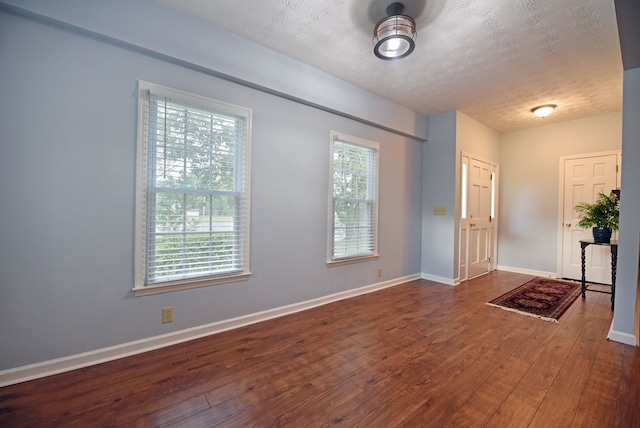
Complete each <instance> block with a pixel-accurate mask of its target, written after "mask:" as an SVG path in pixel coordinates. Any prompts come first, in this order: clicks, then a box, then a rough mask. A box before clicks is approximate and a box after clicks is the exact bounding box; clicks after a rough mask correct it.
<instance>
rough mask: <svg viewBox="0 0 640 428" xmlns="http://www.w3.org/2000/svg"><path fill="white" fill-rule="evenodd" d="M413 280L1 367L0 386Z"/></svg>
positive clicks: (415, 275) (354, 290) (412, 277)
mask: <svg viewBox="0 0 640 428" xmlns="http://www.w3.org/2000/svg"><path fill="white" fill-rule="evenodd" d="M417 279H421V275H420V274H414V275H408V276H404V277H401V278H396V279H392V280H389V281H383V282H379V283H376V284H372V285H367V286H364V287H360V288H355V289H353V290H346V291H341V292H339V293H334V294H330V295H327V296H322V297H318V298H315V299H311V300H306V301H303V302H298V303H293V304H290V305H286V306H280V307H277V308H273V309H268V310H266V311H262V312H256V313H252V314H248V315H243V316H240V317H236V318H230V319H227V320H222V321H217V322H214V323H211V324H205V325H202V326H197V327H192V328H188V329H185V330H180V331H176V332H172V333H167V334H163V335H160V336H153V337H149V338H145V339H141V340H136V341H133V342H127V343H123V344H120V345H115V346H110V347H107V348H101V349H96V350H94V351H88V352H83V353H80V354H75V355H70V356H67V357H62V358H56V359H53V360H47V361H42V362H39V363H35V364H29V365H25V366H20V367H15V368H11V369H6V370H2V371H0V387H3V386H8V385H13V384H16V383H21V382H26V381H29V380H33V379H38V378H43V377H46V376H51V375H54V374H58V373H63V372H68V371H71V370H76V369H80V368H83V367H88V366H92V365H96V364H100V363H105V362H107V361H113V360H117V359H119V358H124V357H129V356H131V355H137V354H142V353H144V352H148V351H153V350H155V349H159V348H164V347H167V346H171V345H176V344H178V343H183V342H187V341H190V340H194V339H199V338H201V337H206V336H211V335H213V334H216V333H222V332H224V331H228V330H232V329H235V328H239V327H244V326H246V325H250V324H255V323H258V322H261V321H267V320H270V319H273V318H278V317H282V316H285V315H289V314H293V313H296V312H301V311H304V310H307V309H311V308H315V307H317V306H322V305H326V304H329V303H333V302H337V301H339V300H344V299H348V298H350V297H355V296H359V295H362V294H368V293H372V292H374V291H378V290H382V289H384V288H389V287H393V286H396V285H400V284H404V283H406V282H409V281H414V280H417Z"/></svg>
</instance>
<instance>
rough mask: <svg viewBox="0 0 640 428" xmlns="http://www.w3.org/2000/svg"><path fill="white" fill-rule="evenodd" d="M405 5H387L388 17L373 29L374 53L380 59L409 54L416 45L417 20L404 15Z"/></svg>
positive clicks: (402, 56) (398, 57)
mask: <svg viewBox="0 0 640 428" xmlns="http://www.w3.org/2000/svg"><path fill="white" fill-rule="evenodd" d="M403 11H404V5H403V4H402V3H398V2H396V3H391V4H390V5H389V6H387V15H388V16H387V17H386V18H384V19H382V20H381V21H380V22H378V23H377V24H376V28H375V29H374V30H373V44H374V46H375V47H374V48H373V53H375V54H376V56H377V57H378V58H380V59H385V60H387V59H400V58H404V57H406V56H408V55H409V54H410V53H411V52H413V49H414V48H415V47H416V44H415V42H414V40H415V39H416V34H417V33H416V22H415V21H414V20H413V19H412V18H411V17H409V16H407V15H402V12H403Z"/></svg>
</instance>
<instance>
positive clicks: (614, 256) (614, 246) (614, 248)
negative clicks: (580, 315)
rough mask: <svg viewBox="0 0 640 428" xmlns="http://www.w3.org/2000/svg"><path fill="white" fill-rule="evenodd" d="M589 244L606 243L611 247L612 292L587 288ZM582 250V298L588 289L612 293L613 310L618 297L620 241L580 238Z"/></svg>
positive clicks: (595, 291)
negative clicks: (617, 277)
mask: <svg viewBox="0 0 640 428" xmlns="http://www.w3.org/2000/svg"><path fill="white" fill-rule="evenodd" d="M589 245H605V246H607V247H610V248H611V292H609V291H602V290H590V289H588V288H587V279H586V272H585V270H586V265H585V262H586V256H585V250H586V249H587V247H588V246H589ZM580 251H581V256H582V298H583V299H584V298H585V297H586V292H587V291H593V292H594V293H605V294H611V310H613V299H614V298H615V297H616V264H617V263H618V241H616V240H614V239H612V240H611V242H595V241H594V240H593V239H582V240H580ZM605 285H606V284H605Z"/></svg>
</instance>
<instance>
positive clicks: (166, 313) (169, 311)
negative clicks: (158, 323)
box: [162, 306, 173, 324]
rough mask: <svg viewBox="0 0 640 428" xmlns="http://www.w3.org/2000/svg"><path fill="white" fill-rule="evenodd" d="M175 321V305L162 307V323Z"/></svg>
mask: <svg viewBox="0 0 640 428" xmlns="http://www.w3.org/2000/svg"><path fill="white" fill-rule="evenodd" d="M168 322H173V306H169V307H168V308H162V323H163V324H166V323H168Z"/></svg>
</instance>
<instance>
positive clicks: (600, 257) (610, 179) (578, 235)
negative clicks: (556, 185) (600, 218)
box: [558, 151, 620, 284]
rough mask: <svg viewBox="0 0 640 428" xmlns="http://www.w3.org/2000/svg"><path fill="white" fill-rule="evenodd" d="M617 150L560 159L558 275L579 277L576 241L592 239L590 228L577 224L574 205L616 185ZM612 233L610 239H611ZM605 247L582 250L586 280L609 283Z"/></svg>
mask: <svg viewBox="0 0 640 428" xmlns="http://www.w3.org/2000/svg"><path fill="white" fill-rule="evenodd" d="M619 160H620V152H619V151H616V152H606V153H593V154H585V155H580V156H566V157H563V158H561V160H560V169H561V185H560V209H561V213H560V219H561V224H560V231H559V234H558V235H559V238H560V240H561V243H560V245H559V248H560V249H561V251H560V262H559V266H560V269H559V270H560V277H562V278H569V279H578V280H579V279H580V278H581V277H582V265H581V252H580V240H581V239H592V238H593V235H592V232H591V229H588V230H585V229H582V228H580V227H579V226H578V224H577V223H578V221H579V218H578V216H577V214H576V212H575V208H574V207H575V206H576V205H577V204H578V203H580V202H588V203H593V201H594V200H595V198H596V196H597V195H598V193H600V192H602V193H605V194H609V193H610V192H611V190H613V189H616V188H618V186H619V183H620V181H619V174H620V172H619V164H620V162H619ZM615 237H616V236H615V235H614V239H615ZM610 255H611V253H610V248H609V247H607V246H599V245H591V246H589V247H587V249H586V266H585V271H586V278H587V281H589V282H597V283H602V284H611V257H610Z"/></svg>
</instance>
